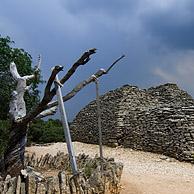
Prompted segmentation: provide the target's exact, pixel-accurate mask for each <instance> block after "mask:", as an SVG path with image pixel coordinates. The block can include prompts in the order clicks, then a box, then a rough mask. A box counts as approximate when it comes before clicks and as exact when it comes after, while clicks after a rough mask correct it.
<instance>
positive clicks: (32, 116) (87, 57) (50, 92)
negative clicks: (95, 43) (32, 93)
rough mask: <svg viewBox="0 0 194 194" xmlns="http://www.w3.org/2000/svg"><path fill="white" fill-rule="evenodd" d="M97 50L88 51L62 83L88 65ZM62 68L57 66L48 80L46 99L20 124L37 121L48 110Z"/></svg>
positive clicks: (45, 92)
mask: <svg viewBox="0 0 194 194" xmlns="http://www.w3.org/2000/svg"><path fill="white" fill-rule="evenodd" d="M95 51H96V49H90V50H89V51H86V52H85V53H84V54H83V55H82V56H81V57H80V58H79V59H78V60H77V61H76V62H75V63H74V64H73V66H72V67H71V68H70V69H69V71H68V72H67V74H66V75H65V76H64V77H63V78H62V79H61V81H60V83H61V84H63V83H65V82H66V81H67V80H68V79H69V78H70V77H71V76H72V75H73V73H74V72H75V70H76V69H77V68H78V67H79V66H80V65H84V64H86V63H87V62H88V61H89V60H90V56H91V55H92V54H94V53H95ZM62 69H63V67H62V66H55V68H54V69H53V70H52V73H51V76H50V78H49V79H48V82H47V85H46V87H45V91H44V97H43V99H42V100H41V102H40V103H39V104H38V105H37V107H36V108H35V109H34V110H32V111H31V112H29V113H28V114H27V115H26V116H25V117H24V118H22V119H21V120H20V122H26V123H28V122H30V121H31V120H33V119H35V118H36V117H37V115H39V114H40V113H41V112H43V111H44V110H46V109H48V108H47V104H48V103H49V102H50V101H51V100H52V99H53V97H54V96H55V95H56V89H55V87H54V88H53V89H52V90H51V87H52V84H53V82H54V80H55V77H56V75H57V74H58V73H59V72H60V71H62Z"/></svg>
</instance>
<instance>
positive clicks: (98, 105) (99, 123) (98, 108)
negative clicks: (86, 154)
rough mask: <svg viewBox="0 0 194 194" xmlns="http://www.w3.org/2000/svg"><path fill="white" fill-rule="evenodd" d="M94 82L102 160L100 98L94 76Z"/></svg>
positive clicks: (101, 156)
mask: <svg viewBox="0 0 194 194" xmlns="http://www.w3.org/2000/svg"><path fill="white" fill-rule="evenodd" d="M95 84H96V103H97V114H98V132H99V149H100V158H101V161H103V151H102V120H101V109H100V98H99V80H98V78H95Z"/></svg>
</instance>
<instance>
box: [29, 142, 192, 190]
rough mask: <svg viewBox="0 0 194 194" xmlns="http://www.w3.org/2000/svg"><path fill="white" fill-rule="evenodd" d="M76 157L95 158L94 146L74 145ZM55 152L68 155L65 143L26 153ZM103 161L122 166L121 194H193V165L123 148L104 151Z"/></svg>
mask: <svg viewBox="0 0 194 194" xmlns="http://www.w3.org/2000/svg"><path fill="white" fill-rule="evenodd" d="M73 145H74V149H75V153H76V155H78V154H79V153H85V154H88V155H90V156H91V157H94V156H95V155H96V154H98V152H99V148H98V146H97V145H92V144H84V143H80V142H74V143H73ZM58 151H61V152H65V153H66V152H67V149H66V144H65V143H55V144H52V145H49V146H32V147H28V148H27V149H26V152H30V153H32V152H36V154H37V156H41V155H42V154H46V153H50V154H52V155H55V154H56V153H57V152H58ZM103 151H104V156H105V157H113V158H115V161H117V162H122V163H123V164H124V169H123V175H122V180H121V182H122V191H121V194H194V165H192V164H189V163H184V162H178V161H177V160H175V159H171V158H168V157H164V156H162V155H159V154H152V153H148V152H141V151H133V150H131V149H126V148H110V147H106V146H104V147H103Z"/></svg>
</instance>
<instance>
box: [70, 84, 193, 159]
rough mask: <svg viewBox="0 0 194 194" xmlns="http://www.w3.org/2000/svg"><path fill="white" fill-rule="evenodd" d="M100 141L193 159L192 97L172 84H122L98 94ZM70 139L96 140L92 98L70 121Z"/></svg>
mask: <svg viewBox="0 0 194 194" xmlns="http://www.w3.org/2000/svg"><path fill="white" fill-rule="evenodd" d="M100 102H101V109H102V133H103V144H104V145H110V146H117V145H122V146H124V147H128V148H133V149H136V150H143V151H150V152H155V153H161V154H165V155H167V156H171V157H174V158H176V159H178V160H181V161H183V160H184V161H190V162H194V100H193V98H192V97H191V96H190V95H189V94H188V93H187V92H185V91H183V90H181V89H179V88H178V86H177V85H176V84H169V83H168V84H165V85H161V86H158V87H152V88H149V89H147V90H146V89H139V88H138V87H136V86H130V85H125V86H123V87H121V88H118V89H116V90H114V91H110V92H108V93H106V94H105V95H102V96H101V97H100ZM71 130H72V134H73V139H74V140H76V141H81V142H86V143H94V144H97V143H98V127H97V108H96V101H92V102H91V103H89V104H88V105H87V106H86V107H85V108H83V109H82V110H81V111H80V112H79V113H78V115H77V116H76V118H75V119H74V121H73V122H72V124H71Z"/></svg>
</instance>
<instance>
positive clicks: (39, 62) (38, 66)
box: [35, 55, 42, 71]
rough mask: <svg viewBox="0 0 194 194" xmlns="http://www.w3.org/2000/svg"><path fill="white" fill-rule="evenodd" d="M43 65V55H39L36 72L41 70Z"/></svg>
mask: <svg viewBox="0 0 194 194" xmlns="http://www.w3.org/2000/svg"><path fill="white" fill-rule="evenodd" d="M41 63H42V57H41V55H38V62H37V65H36V66H35V71H39V70H40V65H41Z"/></svg>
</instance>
